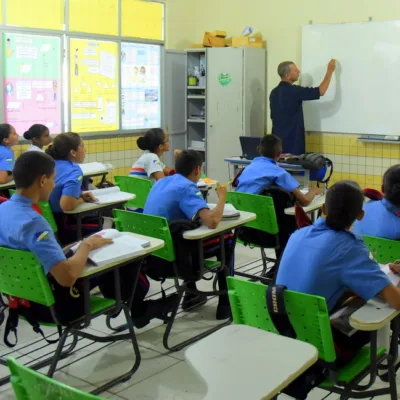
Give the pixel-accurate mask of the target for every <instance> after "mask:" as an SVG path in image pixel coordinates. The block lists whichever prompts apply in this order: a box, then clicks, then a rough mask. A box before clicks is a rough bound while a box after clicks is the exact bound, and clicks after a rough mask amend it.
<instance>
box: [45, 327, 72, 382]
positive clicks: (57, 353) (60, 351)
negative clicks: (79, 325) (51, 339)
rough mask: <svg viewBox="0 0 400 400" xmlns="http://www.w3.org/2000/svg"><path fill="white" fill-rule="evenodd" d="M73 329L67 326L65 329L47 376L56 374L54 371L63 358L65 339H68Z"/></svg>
mask: <svg viewBox="0 0 400 400" xmlns="http://www.w3.org/2000/svg"><path fill="white" fill-rule="evenodd" d="M70 331H71V328H69V327H67V328H65V329H64V332H63V333H62V335H61V337H60V341H59V342H58V345H57V349H56V352H55V353H54V356H53V360H52V361H51V364H50V367H49V370H48V372H47V376H48V377H50V378H52V377H53V375H54V371H55V370H56V367H57V363H58V361H59V360H60V359H61V353H62V349H63V347H64V344H65V341H66V340H67V337H68V334H69V332H70Z"/></svg>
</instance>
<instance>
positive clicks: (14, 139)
mask: <svg viewBox="0 0 400 400" xmlns="http://www.w3.org/2000/svg"><path fill="white" fill-rule="evenodd" d="M16 144H18V135H17V132H15V129H14V127H13V126H11V125H9V124H0V185H2V184H5V183H8V182H10V181H12V180H13V175H12V171H13V168H14V152H13V151H12V147H13V146H15V145H16Z"/></svg>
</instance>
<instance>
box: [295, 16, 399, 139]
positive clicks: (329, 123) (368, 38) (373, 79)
mask: <svg viewBox="0 0 400 400" xmlns="http://www.w3.org/2000/svg"><path fill="white" fill-rule="evenodd" d="M331 58H335V59H336V60H337V61H338V67H337V70H336V72H335V75H334V77H333V79H332V82H331V85H330V87H329V89H328V92H327V94H326V95H325V96H324V97H322V98H321V100H319V101H310V102H305V103H304V118H305V126H306V130H307V131H317V132H341V133H353V134H377V135H399V134H400V96H399V94H400V79H399V77H398V75H399V71H400V21H385V22H361V23H348V24H334V25H306V26H303V36H302V78H301V85H302V86H319V85H320V83H321V82H322V79H323V77H324V75H325V72H326V67H327V64H328V62H329V60H330V59H331Z"/></svg>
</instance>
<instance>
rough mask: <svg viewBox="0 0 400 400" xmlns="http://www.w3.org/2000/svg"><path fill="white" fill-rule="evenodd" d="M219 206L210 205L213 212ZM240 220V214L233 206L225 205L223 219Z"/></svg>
mask: <svg viewBox="0 0 400 400" xmlns="http://www.w3.org/2000/svg"><path fill="white" fill-rule="evenodd" d="M216 206H217V205H216V204H210V203H209V204H208V207H209V209H210V210H213V209H214V208H215V207H216ZM238 218H240V212H239V211H238V210H236V208H235V207H233V205H232V204H225V206H224V214H223V216H222V219H225V220H226V219H238Z"/></svg>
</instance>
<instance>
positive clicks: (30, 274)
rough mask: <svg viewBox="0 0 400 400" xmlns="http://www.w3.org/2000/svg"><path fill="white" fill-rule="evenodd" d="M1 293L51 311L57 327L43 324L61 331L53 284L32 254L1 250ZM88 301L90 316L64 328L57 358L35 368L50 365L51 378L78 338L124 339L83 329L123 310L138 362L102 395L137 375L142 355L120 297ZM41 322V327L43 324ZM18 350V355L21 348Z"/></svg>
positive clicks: (35, 365) (86, 299)
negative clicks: (103, 316) (93, 322)
mask: <svg viewBox="0 0 400 400" xmlns="http://www.w3.org/2000/svg"><path fill="white" fill-rule="evenodd" d="M86 286H87V289H88V290H87V293H88V294H89V290H90V287H89V285H86V284H85V287H86ZM0 293H4V294H6V295H9V296H13V297H19V298H22V299H25V300H29V301H32V302H35V303H38V304H41V305H43V306H46V307H49V309H50V312H51V315H52V317H53V320H54V324H49V323H43V324H42V325H47V326H54V327H57V326H60V327H61V323H60V322H59V318H58V315H57V311H56V308H55V299H54V296H53V292H52V289H51V286H50V283H49V281H48V279H47V276H46V275H45V273H44V270H43V267H42V266H41V264H40V263H39V261H38V260H37V258H36V257H35V256H34V254H32V253H31V252H28V251H21V250H12V249H8V248H4V247H0ZM85 301H86V304H85V310H88V313H86V315H85V316H84V317H82V318H79V319H78V320H76V321H73V322H72V323H70V324H68V325H66V326H64V327H63V332H62V334H61V336H60V339H59V342H58V346H57V349H56V350H55V353H54V355H53V356H51V357H49V358H47V359H45V360H43V361H40V362H37V363H35V364H34V365H33V366H32V368H33V369H40V368H43V367H45V366H47V365H49V364H50V367H49V370H48V373H47V375H48V376H49V377H50V378H51V377H52V376H53V374H54V372H55V370H56V367H57V363H58V361H59V360H60V359H61V358H64V357H66V356H67V355H69V354H70V353H71V352H72V351H73V350H74V349H75V347H76V344H77V342H78V337H83V338H86V339H90V340H93V341H98V342H102V343H103V342H115V341H117V340H122V338H121V337H120V336H118V335H114V336H109V337H106V338H105V337H102V336H95V335H92V334H89V333H87V332H85V331H84V329H85V328H86V327H87V326H89V324H90V322H91V320H92V319H93V318H95V317H98V316H100V315H104V314H106V313H109V314H116V313H117V312H119V311H120V310H121V308H122V310H123V312H124V315H125V318H126V321H127V325H128V328H129V334H126V335H123V339H124V340H129V339H130V340H131V341H132V344H133V349H134V353H135V356H136V357H135V362H134V365H133V367H132V369H131V370H129V371H128V372H127V373H125V374H123V375H122V376H121V377H119V378H115V379H113V380H112V381H110V382H108V383H106V384H105V385H103V386H102V387H101V388H98V389H96V393H100V392H102V391H104V390H107V389H109V388H110V387H112V386H114V385H115V384H117V383H119V382H122V381H124V380H128V379H129V378H130V377H131V376H132V375H133V374H134V372H136V370H137V369H138V368H139V364H140V351H139V347H138V344H137V340H136V336H135V332H134V329H133V325H132V320H131V318H130V310H129V308H128V307H127V306H126V305H125V304H122V303H121V299H120V296H118V294H117V300H114V299H105V298H102V297H97V296H90V295H88V296H85ZM38 322H39V323H40V321H38ZM70 334H72V336H73V341H72V343H71V345H70V346H69V347H68V348H67V349H66V350H64V351H63V347H64V344H65V341H66V339H67V337H68V335H70ZM15 350H17V351H18V348H16V349H15ZM0 363H1V364H3V365H5V364H6V362H5V360H4V359H0ZM9 378H10V377H9V376H7V377H5V378H2V379H0V386H1V385H3V384H5V383H7V382H8V381H9Z"/></svg>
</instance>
